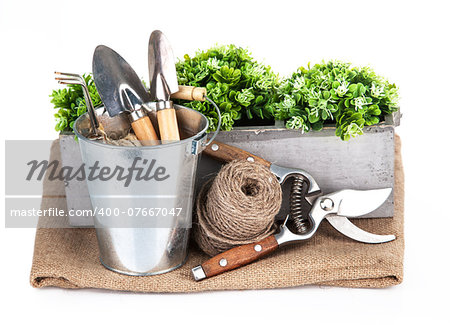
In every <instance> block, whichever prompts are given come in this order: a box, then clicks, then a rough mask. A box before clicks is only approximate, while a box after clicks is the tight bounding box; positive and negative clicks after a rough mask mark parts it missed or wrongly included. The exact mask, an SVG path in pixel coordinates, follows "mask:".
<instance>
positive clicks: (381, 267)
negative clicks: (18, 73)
mask: <svg viewBox="0 0 450 325" xmlns="http://www.w3.org/2000/svg"><path fill="white" fill-rule="evenodd" d="M51 155H52V157H51V159H54V158H57V157H58V156H59V144H58V142H56V141H55V143H54V144H53V147H52V153H51ZM394 200H395V214H394V217H393V218H382V219H360V220H354V222H355V224H356V225H357V226H359V227H361V228H363V229H365V230H367V231H370V232H373V233H377V234H395V235H396V236H397V239H396V240H394V241H392V242H389V243H384V244H378V245H369V244H363V243H358V242H356V241H353V240H351V239H349V238H346V237H344V236H343V235H341V234H339V233H338V232H337V231H336V230H334V229H333V228H332V227H331V226H330V225H329V224H328V223H327V222H323V223H322V225H321V226H320V228H319V231H318V232H317V234H316V235H315V236H314V237H313V238H312V239H310V240H308V241H306V242H305V243H301V244H296V245H292V246H286V247H284V248H282V249H279V250H278V251H276V252H275V253H274V254H272V255H269V256H268V257H266V258H264V259H262V260H259V261H257V262H255V263H253V264H250V265H248V266H245V267H242V268H240V269H237V270H234V271H231V272H228V273H225V274H222V275H220V276H216V277H213V278H211V279H207V280H204V281H201V282H195V281H194V280H193V278H192V276H191V271H190V270H191V268H192V267H194V266H196V265H199V264H201V263H202V262H203V261H205V260H206V259H207V256H206V255H205V254H203V253H201V252H200V251H199V250H198V248H197V247H196V246H194V245H191V247H190V253H189V257H188V260H187V262H186V264H185V265H184V266H182V267H181V268H179V269H177V270H175V271H173V272H169V273H166V274H161V275H156V276H145V277H136V276H126V275H121V274H118V273H115V272H112V271H109V270H107V269H106V268H104V267H103V266H102V265H101V264H100V262H99V258H98V256H99V253H98V247H97V240H96V237H95V231H94V230H93V229H70V228H65V229H44V228H40V229H37V232H36V242H35V248H34V257H33V265H32V269H31V277H30V280H31V285H32V286H33V287H36V288H41V287H47V286H57V287H63V288H103V289H111V290H125V291H137V292H196V291H207V290H233V289H264V288H282V287H294V286H301V285H311V284H314V285H328V286H343V287H370V288H381V287H387V286H393V285H397V284H399V283H401V282H402V279H403V250H404V237H403V210H404V205H403V204H404V174H403V167H402V160H401V152H400V139H399V138H398V137H396V150H395V193H394ZM65 204H66V203H65V198H64V186H63V184H61V183H55V182H52V183H51V184H50V183H44V198H43V201H42V209H45V208H48V207H55V206H57V207H61V208H64V207H65Z"/></svg>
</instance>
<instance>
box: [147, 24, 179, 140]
mask: <svg viewBox="0 0 450 325" xmlns="http://www.w3.org/2000/svg"><path fill="white" fill-rule="evenodd" d="M148 70H149V75H150V97H151V100H152V101H153V102H154V103H153V104H152V105H154V108H155V109H156V112H157V113H156V115H157V119H158V125H159V133H160V135H161V141H162V142H163V143H165V142H172V141H178V140H180V134H179V132H178V124H177V117H176V113H175V109H174V107H173V103H172V101H171V100H170V97H171V95H172V94H174V93H177V92H178V91H179V87H178V80H177V72H176V68H175V61H174V56H173V52H172V48H171V46H170V44H169V42H168V40H167V38H166V37H165V36H164V34H163V33H162V32H161V31H159V30H155V31H153V33H152V34H151V35H150V40H149V42H148Z"/></svg>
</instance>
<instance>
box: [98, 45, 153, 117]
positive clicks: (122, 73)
mask: <svg viewBox="0 0 450 325" xmlns="http://www.w3.org/2000/svg"><path fill="white" fill-rule="evenodd" d="M92 71H93V75H94V82H95V86H96V87H97V90H98V93H99V95H100V98H101V99H102V102H103V104H104V105H105V108H106V110H107V111H108V113H109V115H110V116H116V115H117V114H120V113H122V112H124V111H132V110H134V109H138V108H139V107H140V106H142V104H144V103H148V102H149V101H150V95H149V94H148V92H147V91H146V90H145V88H144V85H143V84H142V81H141V79H139V77H138V75H137V74H136V72H135V71H134V70H133V68H132V67H131V66H130V65H129V64H128V62H127V61H125V59H124V58H122V57H121V56H120V55H119V54H118V53H117V52H115V51H114V50H112V49H111V48H109V47H107V46H104V45H99V46H97V48H96V49H95V51H94V57H93V60H92Z"/></svg>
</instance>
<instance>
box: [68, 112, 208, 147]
mask: <svg viewBox="0 0 450 325" xmlns="http://www.w3.org/2000/svg"><path fill="white" fill-rule="evenodd" d="M173 106H174V107H175V108H183V109H188V110H191V111H193V112H195V113H198V114H200V115H201V116H202V117H203V118H204V119H205V121H206V126H205V127H204V128H203V129H202V130H201V131H199V132H198V133H197V134H195V135H193V136H192V137H189V138H186V139H183V140H179V141H174V142H171V143H164V144H158V145H155V146H140V147H129V146H116V145H113V144H108V143H103V142H100V141H94V140H91V139H89V138H87V137H85V136H84V135H82V134H81V133H80V132H78V129H77V124H78V122H79V121H80V119H81V118H82V117H85V116H87V115H88V112H86V113H84V114H83V115H81V116H79V117H78V118H77V119H76V120H75V122H74V124H73V132H74V133H75V135H76V136H77V138H78V139H81V140H83V141H86V142H88V143H92V144H94V145H97V146H100V147H105V148H111V149H121V150H123V148H127V149H130V150H156V149H164V148H168V147H172V146H177V145H181V144H187V143H188V142H193V141H199V140H201V139H202V138H203V137H205V136H206V135H207V133H206V131H207V130H208V128H209V120H208V118H207V117H206V116H205V115H203V114H202V113H200V112H199V111H196V110H194V109H192V108H189V107H186V106H183V105H178V104H174V105H173ZM102 107H103V106H102ZM99 108H101V107H99ZM99 108H96V110H97V109H99Z"/></svg>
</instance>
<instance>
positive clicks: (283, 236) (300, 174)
mask: <svg viewBox="0 0 450 325" xmlns="http://www.w3.org/2000/svg"><path fill="white" fill-rule="evenodd" d="M204 152H205V153H206V154H207V155H209V156H211V157H213V158H215V159H218V160H221V161H226V162H229V161H232V160H235V159H245V160H247V161H251V162H257V163H261V164H263V165H264V166H266V167H267V168H269V169H270V171H271V172H272V173H273V174H275V176H276V177H277V179H278V180H279V182H280V183H284V182H285V180H286V179H288V178H290V177H294V178H297V179H300V178H301V179H302V180H304V181H305V182H306V183H307V186H308V187H307V190H306V191H304V192H303V193H304V194H302V196H303V198H304V200H305V201H306V202H307V204H306V205H307V207H306V209H305V206H303V207H302V210H303V212H304V213H305V216H304V218H305V219H306V222H307V225H306V224H302V225H305V226H304V227H302V228H301V229H300V230H299V228H298V227H295V224H296V220H295V218H298V216H295V215H293V214H294V213H295V212H291V213H290V214H288V215H287V216H286V218H285V219H284V222H283V223H282V224H281V225H280V226H279V227H278V232H277V233H275V234H274V235H271V236H269V237H267V238H265V239H263V240H261V241H258V242H255V243H252V244H246V245H242V246H238V247H235V248H232V249H230V250H228V251H225V252H223V253H221V254H219V255H216V256H214V257H212V258H211V259H209V260H208V261H206V262H204V263H203V264H201V265H199V266H197V267H194V268H193V269H192V274H193V276H194V278H195V280H196V281H199V280H203V279H205V278H209V277H212V276H215V275H218V274H221V273H224V272H227V271H230V270H233V269H236V268H238V267H241V266H244V265H247V264H249V263H252V262H254V261H255V260H257V259H259V258H261V257H263V256H265V255H267V254H269V253H271V252H273V251H274V250H276V249H277V248H278V247H281V246H284V245H288V244H293V243H299V242H302V241H304V240H307V239H309V238H311V237H312V236H314V234H315V233H316V231H317V230H318V228H319V226H320V224H321V222H322V221H323V220H324V219H326V220H327V221H328V222H329V223H330V224H331V225H332V226H333V227H334V228H335V229H336V230H337V231H339V232H340V233H341V234H343V235H345V236H347V237H349V238H352V239H354V240H356V241H359V242H363V243H368V244H378V243H385V242H389V241H392V240H394V239H395V236H394V235H377V234H373V233H370V232H367V231H365V230H363V229H361V228H359V227H357V226H355V225H354V224H353V223H352V222H351V221H350V220H349V219H348V218H347V217H350V218H352V217H353V218H355V217H359V216H362V215H365V214H367V213H370V212H372V211H374V210H375V209H377V208H378V207H380V206H381V205H382V204H383V202H384V201H386V199H387V198H388V197H389V195H390V194H391V192H392V188H382V189H373V190H352V189H344V190H340V191H337V192H333V193H329V194H323V193H322V191H321V189H320V187H319V185H318V184H317V182H316V181H315V180H314V178H313V177H312V176H311V175H310V174H309V173H307V172H306V171H304V170H302V169H295V168H286V167H281V166H277V165H275V164H272V163H270V162H269V161H267V160H264V159H262V158H260V157H258V156H256V155H253V154H250V153H248V152H246V151H244V150H242V149H239V148H236V147H234V146H231V145H227V144H223V143H220V142H217V141H213V142H212V143H211V145H210V146H209V147H207V148H206V149H205V150H204ZM291 211H292V209H291ZM294 211H295V210H294ZM297 221H298V220H297Z"/></svg>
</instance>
